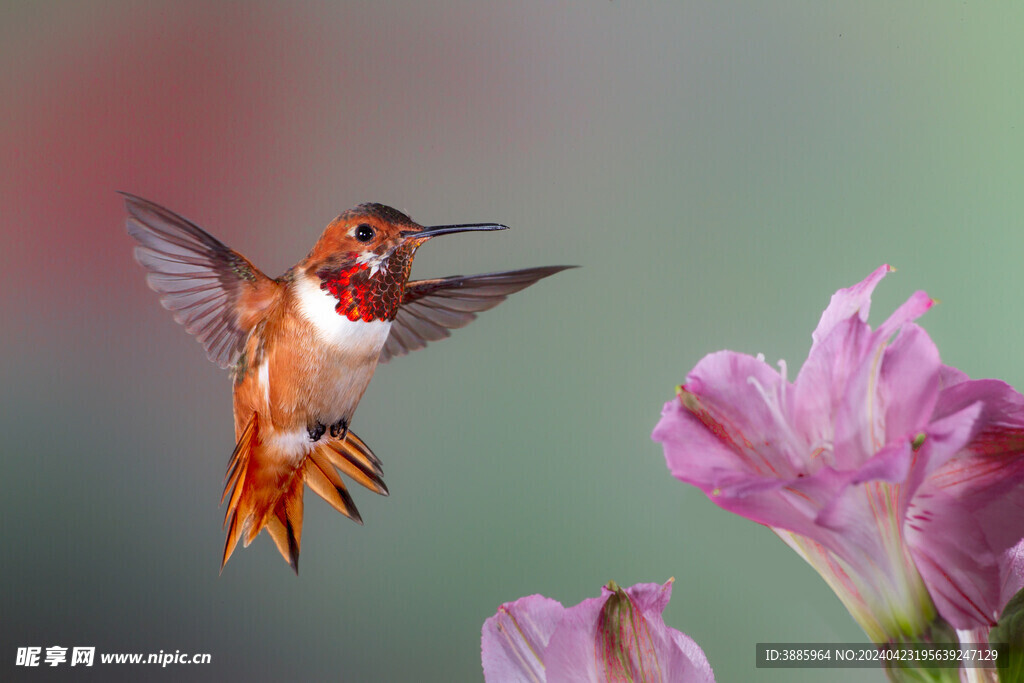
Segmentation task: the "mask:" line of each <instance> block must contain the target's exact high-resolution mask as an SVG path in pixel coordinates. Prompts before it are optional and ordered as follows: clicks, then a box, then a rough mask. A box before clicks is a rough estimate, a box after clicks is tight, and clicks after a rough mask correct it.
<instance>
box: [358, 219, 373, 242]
mask: <svg viewBox="0 0 1024 683" xmlns="http://www.w3.org/2000/svg"><path fill="white" fill-rule="evenodd" d="M376 234H377V233H376V231H375V230H374V229H373V228H372V227H371V226H369V225H367V224H366V223H363V224H362V225H360V226H359V227H358V228H356V239H357V240H359V241H360V242H369V241H370V240H372V239H373V236H374V235H376Z"/></svg>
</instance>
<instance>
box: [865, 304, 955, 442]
mask: <svg viewBox="0 0 1024 683" xmlns="http://www.w3.org/2000/svg"><path fill="white" fill-rule="evenodd" d="M929 301H931V299H929ZM941 368H942V363H941V362H940V361H939V349H938V348H937V347H936V346H935V343H934V342H933V341H932V340H931V337H929V336H928V333H927V332H925V331H924V330H923V329H921V328H920V327H918V326H917V325H915V324H913V323H910V324H907V325H906V326H904V327H903V329H902V330H901V331H900V333H899V334H898V335H897V336H896V338H895V339H894V340H893V342H892V344H890V345H889V346H888V347H887V348H886V350H885V355H884V356H883V358H882V368H881V374H880V376H879V379H878V394H879V395H880V403H881V405H880V406H879V407H880V409H881V410H883V411H884V414H885V440H886V441H888V442H892V441H894V440H896V439H902V438H905V437H910V438H913V436H914V435H916V434H917V433H919V432H921V431H922V430H924V428H925V426H927V424H928V421H929V418H930V417H931V415H932V411H933V410H934V408H935V404H936V402H937V401H938V398H939V386H940V381H941V372H940V371H941Z"/></svg>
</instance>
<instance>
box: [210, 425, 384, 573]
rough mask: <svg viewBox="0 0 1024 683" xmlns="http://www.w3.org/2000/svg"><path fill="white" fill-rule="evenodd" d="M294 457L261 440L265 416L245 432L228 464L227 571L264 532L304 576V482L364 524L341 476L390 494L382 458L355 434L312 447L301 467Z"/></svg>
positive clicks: (330, 502)
mask: <svg viewBox="0 0 1024 683" xmlns="http://www.w3.org/2000/svg"><path fill="white" fill-rule="evenodd" d="M295 463H296V458H295V457H294V454H290V453H283V452H276V451H275V450H274V447H273V445H272V444H270V443H265V442H264V439H263V438H261V436H260V426H259V416H258V415H257V414H256V413H253V415H252V417H250V418H249V421H248V423H246V426H245V429H243V430H242V433H241V436H240V437H239V439H238V444H237V445H236V446H235V450H234V453H232V455H231V460H230V461H229V463H228V469H227V474H226V475H225V483H224V493H223V494H222V495H221V503H223V502H224V501H225V500H227V510H226V511H225V514H224V526H225V527H226V528H227V536H226V538H225V541H224V554H223V556H222V558H221V565H220V568H221V571H224V566H225V565H226V564H227V562H228V560H229V559H230V558H231V555H232V553H234V551H235V547H236V546H237V545H238V541H239V540H242V541H243V545H244V546H246V547H248V545H249V544H250V543H252V541H253V539H255V538H256V536H258V535H259V533H260V531H262V530H263V529H264V528H265V529H266V530H267V533H268V534H270V537H271V538H272V539H273V540H274V545H276V546H277V549H278V551H279V552H280V553H281V556H282V557H283V558H284V559H285V561H286V562H287V563H288V564H290V565H291V567H292V569H294V570H295V573H296V574H298V572H299V547H300V544H301V540H302V513H303V501H302V496H303V489H304V484H309V487H310V488H311V489H313V491H314V493H316V494H317V495H319V496H320V497H321V498H323V499H324V500H325V501H327V503H328V504H330V506H331V507H333V508H334V509H335V510H337V511H338V512H340V513H341V514H343V515H345V516H346V517H348V518H349V519H351V520H353V521H355V522H357V523H358V524H362V523H363V520H362V517H360V515H359V510H357V509H356V505H355V502H354V501H353V500H352V496H351V495H350V494H349V492H348V489H347V488H346V486H345V483H344V481H343V480H342V478H341V476H340V475H339V473H338V472H339V470H340V471H341V473H343V474H345V475H346V476H348V477H350V478H351V479H353V480H354V481H355V482H356V483H358V484H361V485H362V486H365V487H366V488H368V489H370V490H371V491H374V492H375V493H379V494H381V495H385V496H386V495H388V489H387V486H385V485H384V480H383V471H382V470H381V465H380V460H379V459H378V458H377V456H376V455H374V454H373V451H371V450H370V449H369V447H368V446H367V445H366V443H365V442H364V441H363V440H362V439H360V438H359V437H358V436H356V435H355V434H353V433H352V432H351V431H349V432H348V434H347V435H346V437H345V438H344V439H333V438H329V437H327V438H325V439H324V440H321V441H319V442H317V443H315V444H310V450H309V452H308V453H306V454H305V456H304V457H302V458H301V460H299V464H298V465H296V464H295Z"/></svg>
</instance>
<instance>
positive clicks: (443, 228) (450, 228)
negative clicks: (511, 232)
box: [399, 223, 508, 240]
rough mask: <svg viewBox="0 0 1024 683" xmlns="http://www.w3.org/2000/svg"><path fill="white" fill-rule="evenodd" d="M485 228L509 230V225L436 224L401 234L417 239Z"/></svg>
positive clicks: (401, 233)
mask: <svg viewBox="0 0 1024 683" xmlns="http://www.w3.org/2000/svg"><path fill="white" fill-rule="evenodd" d="M483 230H508V226H507V225H501V224H500V223H463V224H461V225H435V226H433V227H430V228H423V229H422V230H403V231H402V232H400V233H399V234H400V235H401V236H402V237H414V238H416V239H424V240H425V239H429V238H431V237H437V236H438V235H450V234H452V233H453V232H472V231H483Z"/></svg>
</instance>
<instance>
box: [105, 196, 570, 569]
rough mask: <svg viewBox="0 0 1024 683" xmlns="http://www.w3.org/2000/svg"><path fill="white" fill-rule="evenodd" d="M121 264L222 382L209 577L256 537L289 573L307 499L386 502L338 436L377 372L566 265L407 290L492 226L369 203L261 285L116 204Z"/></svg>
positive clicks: (254, 276) (136, 207)
mask: <svg viewBox="0 0 1024 683" xmlns="http://www.w3.org/2000/svg"><path fill="white" fill-rule="evenodd" d="M121 194H122V195H123V196H124V199H125V206H126V210H127V214H128V217H127V221H126V226H127V229H128V234H129V235H131V236H132V237H133V238H134V239H135V240H136V241H137V242H138V245H137V246H136V247H135V259H136V260H137V261H138V262H139V263H140V264H141V265H142V266H143V267H144V268H145V269H146V270H147V271H148V273H147V275H146V280H147V282H148V284H149V286H150V288H151V289H153V290H155V291H156V292H157V293H158V294H159V295H160V301H161V303H162V304H163V306H164V307H165V308H167V309H169V310H170V311H172V312H173V314H174V319H175V320H176V321H177V322H178V323H180V324H182V325H184V326H185V329H186V330H187V331H188V332H189V333H190V334H193V335H195V337H196V339H197V340H198V341H199V342H200V343H201V344H202V345H203V346H204V347H205V349H206V355H207V357H208V358H209V359H210V360H211V361H213V362H214V363H216V364H217V365H219V366H220V367H221V368H225V369H229V370H230V373H231V380H232V384H233V407H234V423H235V440H236V445H235V449H234V452H233V453H232V454H231V458H230V460H229V462H228V468H227V473H226V475H225V484H224V493H223V495H222V496H221V503H222V504H223V503H224V502H225V501H227V507H226V511H225V515H224V523H223V525H224V527H225V528H226V530H227V532H226V538H225V542H224V552H223V555H222V557H221V567H220V568H221V572H223V571H224V566H225V565H226V564H227V561H228V559H230V557H231V554H232V553H233V552H234V550H235V548H236V546H237V545H238V541H239V540H242V541H243V543H244V545H245V546H246V547H247V546H248V545H249V544H250V543H251V542H252V541H253V540H254V539H255V538H256V536H258V535H259V533H260V532H261V531H262V530H264V529H266V531H267V533H268V534H269V535H270V537H271V539H273V541H274V544H275V545H276V546H277V549H278V551H279V552H280V553H281V556H282V557H283V558H284V559H285V561H286V562H288V564H290V565H291V567H292V569H293V570H294V571H295V573H296V574H298V571H299V546H300V541H301V539H302V510H303V503H302V498H303V492H304V490H305V486H307V485H308V486H309V488H310V489H312V490H313V491H314V492H315V493H317V494H318V495H319V496H320V497H322V498H323V499H324V500H326V501H327V502H328V503H329V504H330V505H331V506H332V507H333V508H334V509H335V510H337V511H338V512H340V513H341V514H343V515H345V516H346V517H348V518H350V519H352V520H353V521H355V522H357V523H358V524H362V518H361V517H360V515H359V511H358V510H357V509H356V506H355V503H354V502H353V500H352V496H351V495H350V494H349V492H348V489H347V487H346V485H345V482H344V481H343V480H342V478H341V476H340V474H344V475H346V476H347V477H348V478H350V479H351V480H352V481H354V482H356V483H358V484H361V485H362V486H364V487H366V488H368V489H369V490H371V491H374V492H375V493H378V494H381V495H385V496H386V495H388V489H387V487H386V486H385V485H384V480H383V471H382V469H381V462H380V459H379V458H378V457H377V456H376V455H375V454H374V453H373V451H371V450H370V448H369V447H368V446H367V445H366V443H365V442H364V441H363V440H362V439H360V438H359V437H358V436H356V434H355V433H354V432H352V431H351V430H350V429H349V425H350V424H351V422H352V417H353V415H354V413H355V410H356V407H357V406H358V405H359V401H360V399H361V398H362V397H363V393H364V392H365V391H366V387H367V385H369V383H370V379H371V378H372V377H373V373H374V370H375V369H376V367H377V365H378V364H379V363H386V362H388V361H389V360H390V359H392V358H394V357H396V356H402V355H404V354H407V353H409V352H410V351H415V350H417V349H421V348H423V347H424V346H426V345H427V343H428V342H432V341H437V340H440V339H443V338H445V337H448V336H449V335H450V332H449V330H451V329H454V328H459V327H463V326H465V325H468V324H469V323H470V322H471V321H472V320H473V319H474V318H476V314H477V313H478V312H480V311H485V310H487V309H490V308H493V307H494V306H497V305H498V304H499V303H501V302H502V301H503V300H504V299H505V297H506V296H507V295H509V294H511V293H513V292H517V291H519V290H521V289H523V288H525V287H528V286H530V285H532V284H533V283H535V282H537V281H538V280H540V279H541V278H545V277H547V276H549V275H553V274H554V273H557V272H559V271H561V270H565V269H566V268H569V267H571V266H545V267H539V268H527V269H524V270H510V271H504V272H497V273H486V274H481V275H471V276H462V275H457V276H453V277H444V278H436V279H431V280H416V281H409V271H410V269H411V268H412V262H413V256H414V255H415V253H416V250H417V249H418V248H419V247H420V246H422V245H423V244H424V243H425V242H427V241H428V240H430V239H433V238H434V237H438V236H440V235H449V234H454V233H460V232H471V231H490V230H505V229H507V226H504V225H500V224H497V223H469V224H459V225H441V226H436V227H423V226H422V225H419V224H417V223H415V222H413V220H412V219H411V218H409V216H407V215H406V214H404V213H402V212H401V211H398V210H397V209H393V208H391V207H389V206H384V205H383V204H373V203H369V204H360V205H358V206H356V207H355V208H353V209H350V210H348V211H345V212H344V213H342V214H341V215H340V216H338V217H337V218H335V219H334V220H332V221H331V222H330V223H329V224H328V225H327V228H326V229H325V230H324V232H323V234H322V235H321V236H320V239H319V240H317V242H316V244H314V245H313V249H312V250H311V251H310V252H309V254H307V255H306V257H305V258H304V259H302V260H301V261H299V262H298V263H297V264H296V265H295V266H293V267H291V268H289V269H288V270H287V271H285V273H284V274H283V275H281V276H280V277H278V278H275V279H271V278H270V277H268V276H266V275H264V274H263V273H262V272H260V270H259V269H257V268H256V266H254V265H253V264H252V263H251V262H250V261H249V260H248V259H246V258H245V257H244V256H242V255H241V254H239V253H238V252H236V251H234V250H232V249H230V248H229V247H227V246H225V245H224V244H223V243H222V242H220V241H219V240H218V239H217V238H215V237H213V236H212V235H210V234H208V233H207V232H205V231H204V230H202V229H201V228H200V227H199V226H197V225H196V224H195V223H192V222H191V221H189V220H187V219H185V218H183V217H181V216H179V215H178V214H176V213H174V212H173V211H170V210H168V209H165V208H164V207H162V206H159V205H157V204H155V203H153V202H150V201H148V200H145V199H142V198H141V197H137V196H134V195H131V194H128V193H124V192H122V193H121Z"/></svg>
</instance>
